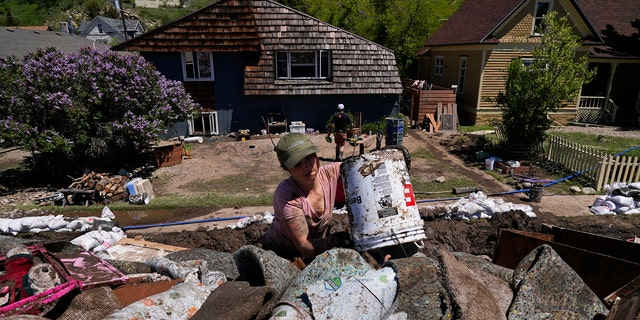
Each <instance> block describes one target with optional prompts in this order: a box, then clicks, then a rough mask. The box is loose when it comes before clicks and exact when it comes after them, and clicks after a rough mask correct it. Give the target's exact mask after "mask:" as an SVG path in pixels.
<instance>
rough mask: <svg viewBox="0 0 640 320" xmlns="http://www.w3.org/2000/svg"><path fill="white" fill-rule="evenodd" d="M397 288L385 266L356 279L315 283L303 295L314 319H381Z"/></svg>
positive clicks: (392, 276) (391, 271)
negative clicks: (306, 298)
mask: <svg viewBox="0 0 640 320" xmlns="http://www.w3.org/2000/svg"><path fill="white" fill-rule="evenodd" d="M397 289H398V283H397V281H396V274H395V272H394V271H393V269H391V268H388V267H386V268H382V269H379V270H372V271H368V272H367V273H365V274H364V275H363V276H361V277H357V278H356V277H348V278H335V279H328V280H324V281H318V282H316V283H314V284H312V285H310V286H309V287H308V288H307V296H308V297H309V301H310V302H311V310H313V317H314V319H316V320H321V319H333V320H339V319H345V320H351V319H383V318H384V315H385V314H387V313H388V312H390V309H391V306H392V304H393V301H394V300H395V297H396V293H397Z"/></svg>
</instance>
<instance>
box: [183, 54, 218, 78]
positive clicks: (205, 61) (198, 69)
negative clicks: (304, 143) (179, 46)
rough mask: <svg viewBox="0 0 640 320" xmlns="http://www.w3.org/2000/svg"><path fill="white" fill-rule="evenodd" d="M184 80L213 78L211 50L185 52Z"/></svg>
mask: <svg viewBox="0 0 640 320" xmlns="http://www.w3.org/2000/svg"><path fill="white" fill-rule="evenodd" d="M182 57H183V69H184V80H191V81H194V80H213V59H212V56H211V53H210V52H191V51H189V52H184V53H183V54H182Z"/></svg>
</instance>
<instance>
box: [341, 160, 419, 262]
mask: <svg viewBox="0 0 640 320" xmlns="http://www.w3.org/2000/svg"><path fill="white" fill-rule="evenodd" d="M340 172H341V174H342V179H343V181H344V188H345V199H346V201H347V209H348V212H349V223H350V225H351V238H352V239H353V241H354V244H355V249H356V250H358V251H366V250H369V249H374V248H382V247H387V246H392V245H399V244H403V243H410V242H416V241H421V240H424V239H425V238H426V236H425V233H424V221H422V219H421V218H420V213H419V212H418V207H417V205H416V199H415V195H414V193H413V187H412V185H411V180H410V179H409V172H408V170H407V166H406V164H405V162H404V156H403V154H402V152H401V151H399V150H396V149H387V150H378V151H373V152H371V153H366V154H363V155H361V156H360V157H354V158H349V159H347V160H346V161H345V162H343V163H342V166H341V168H340Z"/></svg>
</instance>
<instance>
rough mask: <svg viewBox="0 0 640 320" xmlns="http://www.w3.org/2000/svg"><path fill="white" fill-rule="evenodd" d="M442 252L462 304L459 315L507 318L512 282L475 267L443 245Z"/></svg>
mask: <svg viewBox="0 0 640 320" xmlns="http://www.w3.org/2000/svg"><path fill="white" fill-rule="evenodd" d="M438 253H439V254H440V261H441V262H440V263H441V266H442V269H443V270H444V277H445V279H446V280H445V281H446V282H447V287H448V288H449V293H450V295H451V297H452V298H453V300H454V301H455V302H456V304H457V305H458V306H459V307H460V311H459V312H460V314H459V315H458V316H457V317H456V318H460V319H487V320H497V319H506V316H505V315H506V310H507V308H508V305H509V301H510V300H511V299H510V298H511V289H510V288H509V284H508V283H506V282H505V281H502V280H500V279H499V278H497V277H494V276H492V275H490V274H488V273H484V272H480V270H477V271H473V270H471V269H470V268H468V267H467V266H466V265H465V264H463V263H461V262H459V261H458V260H457V259H456V258H455V257H454V256H453V255H452V254H451V252H449V251H446V250H442V249H441V250H440V251H439V252H438ZM500 301H502V303H501V302H500ZM505 302H506V304H505Z"/></svg>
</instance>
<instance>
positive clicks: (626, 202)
mask: <svg viewBox="0 0 640 320" xmlns="http://www.w3.org/2000/svg"><path fill="white" fill-rule="evenodd" d="M608 200H609V201H611V202H613V203H615V204H616V208H620V207H633V206H634V203H633V198H632V197H625V196H612V197H609V199H608Z"/></svg>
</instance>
